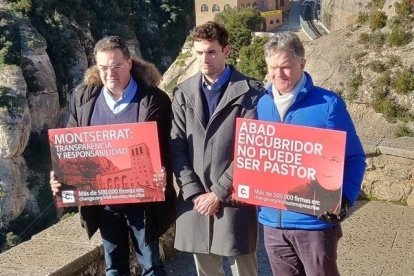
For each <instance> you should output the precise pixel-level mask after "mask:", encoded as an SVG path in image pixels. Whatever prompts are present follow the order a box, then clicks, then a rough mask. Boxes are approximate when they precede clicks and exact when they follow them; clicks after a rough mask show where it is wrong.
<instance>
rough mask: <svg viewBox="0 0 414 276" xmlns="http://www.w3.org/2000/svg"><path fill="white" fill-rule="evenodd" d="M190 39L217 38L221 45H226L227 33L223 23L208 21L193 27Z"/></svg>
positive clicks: (210, 39) (211, 39)
mask: <svg viewBox="0 0 414 276" xmlns="http://www.w3.org/2000/svg"><path fill="white" fill-rule="evenodd" d="M191 39H192V40H193V41H200V40H202V39H205V40H208V41H213V40H217V41H218V42H219V44H220V45H221V46H222V47H226V46H227V45H228V44H229V42H228V40H229V33H228V32H227V30H226V28H224V26H223V25H221V24H219V23H217V22H214V21H208V22H206V23H204V24H203V25H200V26H197V27H195V28H194V29H193V33H192V35H191Z"/></svg>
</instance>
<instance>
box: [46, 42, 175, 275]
mask: <svg viewBox="0 0 414 276" xmlns="http://www.w3.org/2000/svg"><path fill="white" fill-rule="evenodd" d="M94 55H95V60H96V63H97V65H96V66H94V67H92V68H90V69H88V71H87V72H86V73H85V78H84V83H83V84H82V85H80V86H79V87H77V89H76V90H75V91H74V93H73V95H72V98H71V103H70V116H69V121H68V124H67V127H78V126H93V125H105V124H121V123H131V122H147V121H156V122H157V126H158V133H159V141H160V147H161V151H160V152H161V160H162V163H163V166H166V165H167V164H166V163H165V160H166V159H167V156H166V153H167V152H168V150H167V146H168V137H169V130H170V127H171V121H170V114H171V102H170V99H169V97H168V95H167V94H165V93H164V92H163V91H161V90H160V89H158V88H157V84H158V82H159V80H160V73H159V72H158V70H157V69H156V68H155V66H154V65H152V64H149V63H147V62H145V61H143V60H140V59H137V58H133V57H131V56H130V53H129V50H128V48H127V45H126V43H125V41H124V40H122V39H121V38H120V37H117V36H109V37H105V38H103V39H101V40H100V41H98V42H97V44H96V45H95V49H94ZM168 171H169V170H168V169H167V177H166V178H167V186H166V191H165V196H166V201H165V202H153V203H140V204H122V205H121V204H119V205H107V206H83V207H80V214H81V221H82V225H83V226H84V228H85V229H86V231H87V234H88V236H89V238H90V237H92V235H93V234H94V233H95V232H96V230H98V229H99V230H100V233H101V236H102V240H103V246H104V251H105V263H106V275H129V274H130V272H129V271H130V267H129V238H128V233H129V234H130V236H131V238H132V241H133V244H134V248H135V253H136V255H137V258H138V263H139V264H140V266H141V268H142V275H166V272H165V271H164V269H163V265H162V263H161V261H160V255H159V248H158V238H159V237H160V236H161V235H162V234H163V233H164V232H165V231H166V230H167V229H168V227H169V225H170V224H171V223H172V221H173V220H174V217H175V214H174V211H175V203H176V200H175V197H176V195H175V192H174V189H173V187H172V181H171V180H172V175H171V174H170V173H168ZM50 184H51V187H52V191H53V193H54V194H56V193H58V192H59V190H60V188H61V187H62V184H61V183H60V182H59V180H58V179H57V178H56V176H55V175H54V173H53V172H52V173H51V180H50Z"/></svg>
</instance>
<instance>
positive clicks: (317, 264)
mask: <svg viewBox="0 0 414 276" xmlns="http://www.w3.org/2000/svg"><path fill="white" fill-rule="evenodd" d="M264 52H265V59H266V64H267V69H268V78H269V80H270V81H271V82H272V84H271V86H269V87H268V89H267V92H266V95H264V96H263V97H262V98H261V99H260V100H259V103H258V107H257V112H258V119H259V120H264V121H272V122H282V123H286V124H293V125H302V126H309V127H318V128H325V129H334V130H342V131H346V133H347V136H346V150H345V167H344V177H343V192H342V204H341V211H340V213H339V215H335V214H331V213H328V212H325V214H323V215H321V216H319V217H317V216H312V215H308V214H302V213H299V212H296V211H291V210H290V211H289V210H277V209H274V208H269V207H260V208H259V222H260V223H262V224H263V225H264V239H265V247H266V251H267V254H268V256H269V260H270V264H271V267H272V271H273V274H274V275H329V276H335V275H339V272H338V267H337V264H336V257H337V245H338V240H339V238H340V237H341V236H342V231H341V225H340V222H341V221H342V220H343V219H344V218H345V216H346V211H347V209H348V208H349V207H351V206H352V205H353V204H354V203H355V200H356V199H357V197H358V193H359V191H360V188H361V183H362V179H363V176H364V171H365V166H366V165H365V154H364V151H363V148H362V145H361V142H360V140H359V138H358V136H357V134H356V131H355V127H354V124H353V122H352V119H351V117H350V115H349V113H348V111H347V110H346V106H345V102H344V101H343V100H342V99H341V98H340V97H339V96H338V95H337V94H335V93H334V92H332V91H328V90H326V89H323V88H321V87H317V86H314V84H313V82H312V78H311V76H310V75H309V74H308V73H307V72H304V67H305V64H306V60H305V50H304V48H303V45H302V43H301V41H300V39H299V38H298V36H297V35H296V34H294V33H291V32H281V33H277V34H276V35H275V36H274V37H272V38H271V39H270V40H269V42H268V43H267V44H266V45H265V48H264ZM274 185H283V183H274Z"/></svg>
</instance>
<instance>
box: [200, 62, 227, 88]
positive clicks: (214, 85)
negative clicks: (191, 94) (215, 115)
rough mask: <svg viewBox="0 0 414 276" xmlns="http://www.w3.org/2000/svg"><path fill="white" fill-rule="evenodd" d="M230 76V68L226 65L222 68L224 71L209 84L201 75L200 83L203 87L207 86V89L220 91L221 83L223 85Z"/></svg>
mask: <svg viewBox="0 0 414 276" xmlns="http://www.w3.org/2000/svg"><path fill="white" fill-rule="evenodd" d="M230 76H231V69H230V66H228V65H226V68H224V71H223V72H222V73H221V74H220V75H219V77H218V78H217V79H216V80H215V81H214V82H213V83H212V84H211V85H209V84H208V83H207V81H206V79H205V77H204V76H203V80H202V85H203V87H204V88H207V90H210V91H214V92H220V90H221V88H222V87H223V85H225V84H226V83H227V82H228V80H229V79H230Z"/></svg>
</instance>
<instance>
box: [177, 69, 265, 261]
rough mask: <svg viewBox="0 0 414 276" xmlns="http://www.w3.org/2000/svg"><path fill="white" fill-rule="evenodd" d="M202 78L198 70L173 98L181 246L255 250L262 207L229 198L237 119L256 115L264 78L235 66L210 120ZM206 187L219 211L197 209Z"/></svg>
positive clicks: (200, 249)
mask: <svg viewBox="0 0 414 276" xmlns="http://www.w3.org/2000/svg"><path fill="white" fill-rule="evenodd" d="M201 79H202V75H201V73H198V74H196V75H195V76H193V77H191V78H189V79H188V80H186V81H184V82H183V83H181V84H179V85H178V86H177V88H176V90H175V92H174V98H173V103H172V109H173V120H172V129H171V140H170V158H171V164H172V167H173V171H174V174H175V176H176V178H177V184H178V186H179V196H178V207H177V220H176V237H175V247H176V248H177V249H178V250H181V251H187V252H193V253H213V254H217V255H221V256H235V255H241V254H247V253H252V252H255V251H256V242H257V212H256V208H255V207H254V206H249V205H244V206H239V207H236V206H233V205H232V204H230V203H229V202H228V200H229V197H230V195H231V193H232V189H233V187H232V184H233V183H232V180H233V162H232V160H233V150H234V135H235V126H236V118H237V117H244V118H255V117H256V104H257V102H258V100H259V98H260V96H261V95H262V89H261V86H260V83H259V82H257V81H255V80H252V79H249V78H247V77H246V76H244V75H242V74H241V73H239V72H238V71H237V70H235V69H234V68H232V74H231V77H230V82H229V84H228V86H227V88H226V90H225V91H224V94H223V96H222V98H221V100H220V102H219V104H218V106H217V108H216V109H215V111H214V113H213V114H212V116H211V119H210V120H209V121H208V123H206V120H205V118H204V112H203V99H202V91H201ZM205 192H214V193H215V194H216V195H217V196H218V197H219V199H220V201H221V202H220V204H221V208H220V210H219V212H218V213H217V214H216V215H214V216H204V215H200V214H199V213H198V212H197V211H195V210H194V205H193V202H192V200H191V199H192V197H193V196H194V195H196V194H199V193H205ZM210 227H211V228H210ZM210 230H211V231H210Z"/></svg>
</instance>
